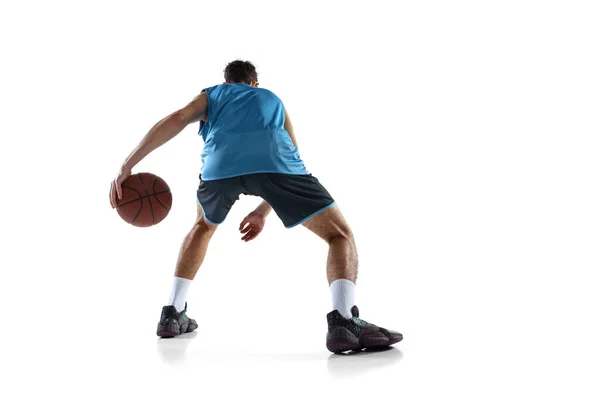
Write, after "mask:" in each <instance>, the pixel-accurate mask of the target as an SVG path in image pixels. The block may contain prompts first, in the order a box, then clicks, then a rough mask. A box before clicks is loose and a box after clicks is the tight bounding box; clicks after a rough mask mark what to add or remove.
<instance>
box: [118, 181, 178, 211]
mask: <svg viewBox="0 0 600 400" xmlns="http://www.w3.org/2000/svg"><path fill="white" fill-rule="evenodd" d="M123 187H126V188H127V189H131V190H135V189H132V188H130V187H127V186H123ZM136 192H137V191H136ZM169 192H170V190H163V191H162V192H157V193H152V194H149V195H148V196H140V197H138V198H137V199H133V200H127V201H126V202H125V203H121V204H119V205H118V206H117V208H119V207H122V206H124V205H127V204H129V203H133V202H134V201H138V200H141V199H145V198H146V197H150V196H156V195H157V194H164V193H169ZM138 194H139V193H138Z"/></svg>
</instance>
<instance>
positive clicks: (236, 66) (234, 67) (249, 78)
mask: <svg viewBox="0 0 600 400" xmlns="http://www.w3.org/2000/svg"><path fill="white" fill-rule="evenodd" d="M223 72H225V83H246V84H248V85H252V86H255V87H256V86H258V73H257V72H256V67H255V66H254V65H253V64H252V63H251V62H250V61H242V60H235V61H232V62H230V63H229V64H227V66H226V67H225V70H224V71H223Z"/></svg>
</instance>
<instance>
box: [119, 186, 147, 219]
mask: <svg viewBox="0 0 600 400" xmlns="http://www.w3.org/2000/svg"><path fill="white" fill-rule="evenodd" d="M123 187H124V188H125V189H130V190H133V191H134V192H136V193H137V195H138V196H140V199H141V198H142V194H141V193H140V192H138V191H137V190H135V189H134V188H132V187H129V186H124V185H123ZM136 200H137V199H136ZM143 205H144V201H143V200H142V201H140V208H139V209H138V212H137V214H135V217H133V219H132V220H131V222H130V224H133V223H134V222H135V220H136V219H137V217H138V215H140V212H142V206H143Z"/></svg>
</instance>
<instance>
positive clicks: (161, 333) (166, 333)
mask: <svg viewBox="0 0 600 400" xmlns="http://www.w3.org/2000/svg"><path fill="white" fill-rule="evenodd" d="M183 328H185V329H183ZM190 328H191V329H190ZM196 328H198V325H192V324H189V325H184V326H182V327H181V329H180V330H179V331H172V330H169V329H159V330H158V331H157V332H156V335H157V336H160V337H161V338H165V339H167V338H172V337H175V336H179V335H183V334H184V333H190V332H193V331H195V330H196Z"/></svg>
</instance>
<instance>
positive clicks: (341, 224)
mask: <svg viewBox="0 0 600 400" xmlns="http://www.w3.org/2000/svg"><path fill="white" fill-rule="evenodd" d="M302 224H303V225H304V226H305V227H307V228H308V229H310V230H311V231H312V232H314V233H316V234H317V235H318V236H319V237H321V238H322V239H324V240H325V241H326V242H327V243H328V244H329V255H328V257H327V280H328V281H329V284H330V286H329V287H330V290H331V297H332V301H333V311H332V312H330V313H329V314H327V325H328V328H329V329H328V332H327V341H326V345H327V348H328V349H329V350H330V351H332V352H335V353H340V352H344V351H347V350H359V349H361V348H364V347H367V348H370V347H382V346H389V345H391V344H394V343H397V342H399V341H401V340H402V334H401V333H398V332H395V331H392V330H388V329H385V328H380V327H378V326H377V325H374V324H370V323H368V322H365V321H363V320H362V319H360V318H359V312H358V307H356V305H355V304H354V289H355V283H356V275H357V272H358V255H357V252H356V244H355V243H354V237H353V235H352V230H351V229H350V227H349V226H348V223H347V222H346V220H345V219H344V217H343V215H342V213H341V212H340V210H339V208H338V207H337V206H336V205H334V206H333V207H329V208H327V209H325V210H323V211H322V212H320V213H318V214H315V215H314V216H312V217H311V218H309V219H308V220H306V221H305V222H303V223H302Z"/></svg>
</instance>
